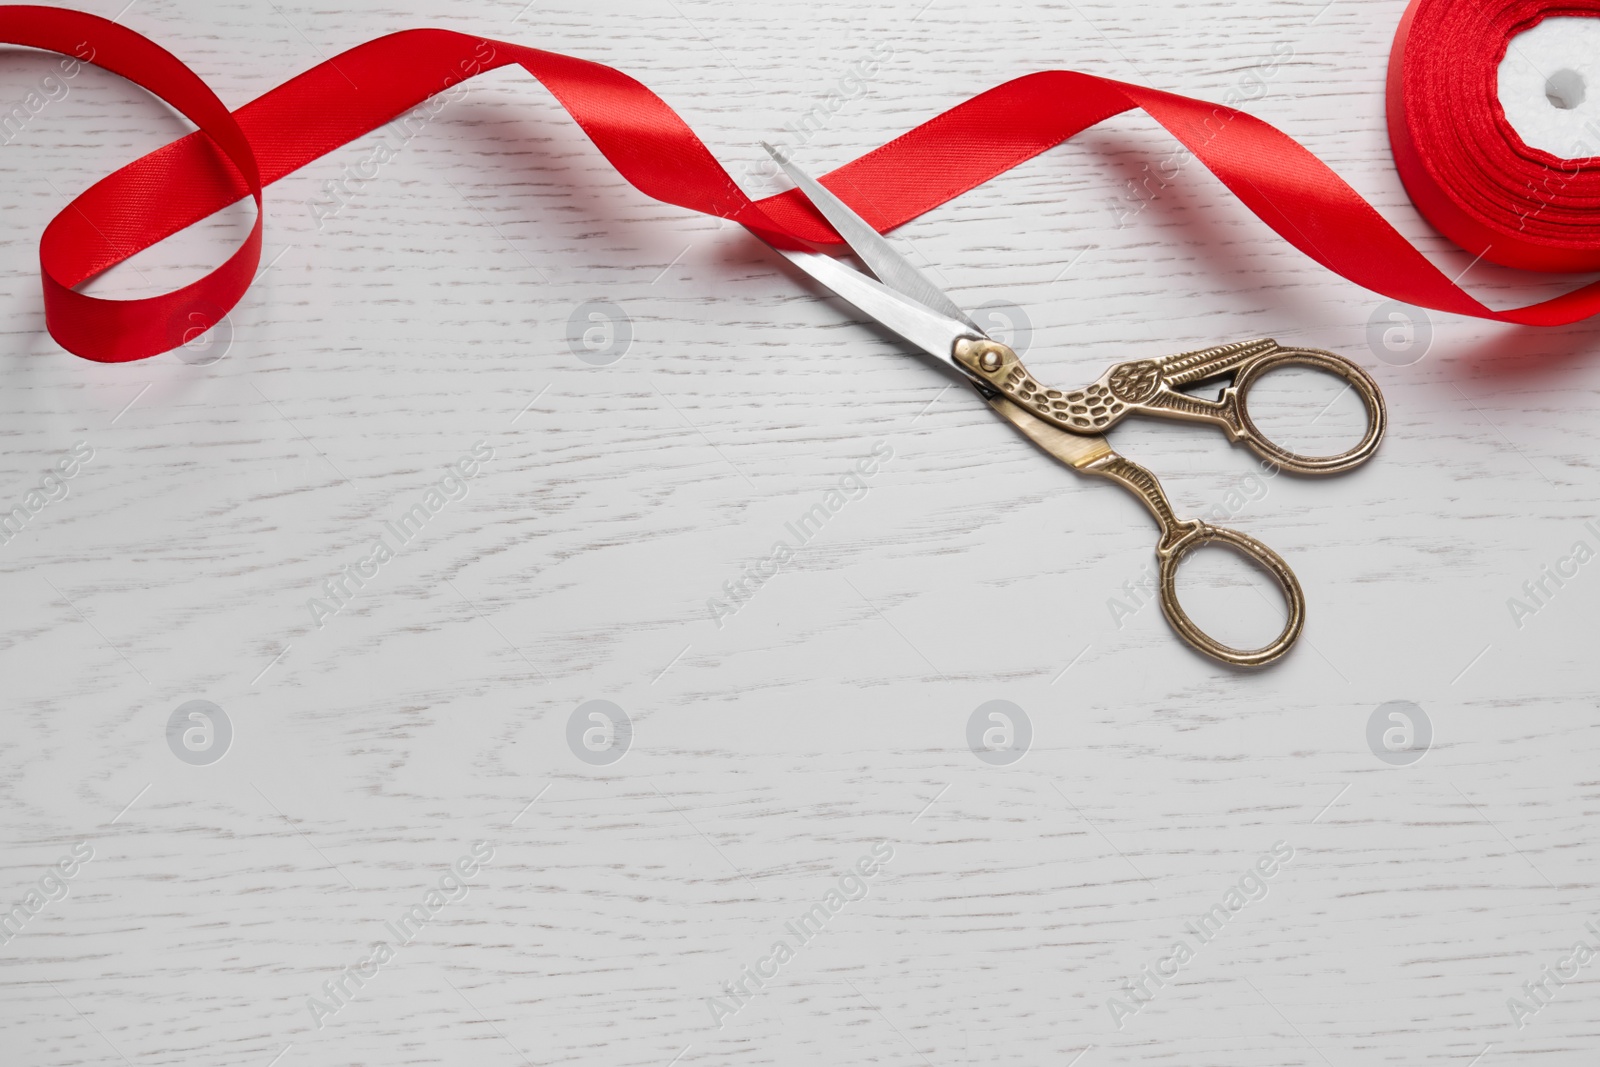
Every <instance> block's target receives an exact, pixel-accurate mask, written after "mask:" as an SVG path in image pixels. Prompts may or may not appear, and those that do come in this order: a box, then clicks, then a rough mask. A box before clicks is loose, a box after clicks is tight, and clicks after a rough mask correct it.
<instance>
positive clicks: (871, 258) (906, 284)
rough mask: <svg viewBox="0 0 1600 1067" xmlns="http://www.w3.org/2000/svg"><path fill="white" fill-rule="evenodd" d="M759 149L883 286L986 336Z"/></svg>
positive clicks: (831, 200) (825, 194)
mask: <svg viewBox="0 0 1600 1067" xmlns="http://www.w3.org/2000/svg"><path fill="white" fill-rule="evenodd" d="M761 147H762V148H765V149H766V150H767V155H769V156H771V157H772V161H773V162H774V163H776V164H777V165H778V166H780V167H782V168H783V172H784V173H785V174H787V175H788V176H789V180H790V181H792V182H794V183H795V185H797V186H799V187H800V191H801V192H803V193H805V194H806V198H807V199H809V200H810V201H811V203H812V204H814V205H816V208H817V210H818V211H820V212H822V217H823V218H825V219H827V220H828V221H829V222H831V223H833V228H834V229H836V230H838V231H839V236H840V237H843V238H844V240H845V243H846V244H848V245H849V246H850V249H851V251H853V252H855V254H856V255H858V256H860V257H861V261H862V262H863V263H865V264H866V265H867V266H868V267H870V268H871V269H872V273H874V274H876V275H877V276H878V278H879V279H880V280H881V281H882V282H883V284H885V285H887V286H888V287H889V288H891V289H893V290H895V291H896V292H898V293H904V294H905V295H906V296H909V297H910V298H911V299H913V300H915V301H916V302H917V303H919V304H921V305H923V306H924V307H926V308H928V309H930V310H932V311H936V312H938V313H939V314H941V315H946V316H948V317H950V318H952V319H955V320H956V321H957V322H960V323H961V324H962V325H964V326H966V327H967V329H969V330H971V331H973V334H974V335H975V336H978V337H984V336H987V335H986V334H984V332H983V331H982V330H981V329H979V328H978V324H977V323H975V322H973V321H972V320H971V319H970V318H968V317H967V313H966V312H965V311H962V310H961V308H959V307H958V306H956V303H955V301H953V300H951V299H950V298H949V297H948V296H946V295H945V292H944V290H943V289H940V288H939V287H938V286H937V285H935V284H933V282H932V281H931V280H930V279H929V278H928V276H927V275H925V274H923V273H922V272H921V271H920V270H918V269H917V268H916V267H914V266H912V265H911V264H910V263H909V262H908V261H907V260H906V258H905V257H904V256H902V255H901V254H900V253H899V252H896V251H895V250H894V246H893V245H891V244H890V243H889V242H888V241H886V240H884V238H883V235H882V234H880V233H879V232H878V231H877V230H874V229H873V228H872V227H871V226H869V225H867V222H866V220H865V219H863V218H862V217H861V216H860V215H857V214H856V213H855V212H854V211H853V210H851V208H850V205H849V204H846V203H845V202H844V201H843V200H840V199H839V198H838V197H837V196H834V195H833V193H831V192H829V191H828V189H827V188H826V187H825V186H823V185H822V183H820V182H818V181H817V180H816V179H815V178H813V177H811V175H809V174H807V173H806V172H805V171H803V170H801V169H800V168H799V167H797V166H795V165H794V163H793V162H791V161H790V160H789V158H788V157H787V156H785V155H784V154H783V153H782V152H779V151H778V150H777V149H776V148H773V147H772V146H771V145H769V144H768V143H767V142H765V141H762V142H761ZM861 310H863V311H866V310H867V309H866V308H862V309H861ZM868 314H870V312H868Z"/></svg>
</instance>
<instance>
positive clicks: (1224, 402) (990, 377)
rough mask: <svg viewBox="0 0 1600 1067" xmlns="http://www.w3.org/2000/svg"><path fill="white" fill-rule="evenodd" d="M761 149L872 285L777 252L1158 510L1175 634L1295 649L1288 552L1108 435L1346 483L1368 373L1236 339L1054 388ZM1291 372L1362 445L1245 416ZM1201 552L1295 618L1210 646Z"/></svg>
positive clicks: (1371, 394)
mask: <svg viewBox="0 0 1600 1067" xmlns="http://www.w3.org/2000/svg"><path fill="white" fill-rule="evenodd" d="M762 147H763V148H765V149H766V150H767V153H768V154H769V155H771V156H772V158H773V161H774V162H776V163H777V164H778V166H779V167H781V168H783V171H784V173H786V174H787V175H788V176H789V178H790V180H792V181H793V182H794V183H795V185H796V186H798V187H799V189H800V191H801V192H802V193H803V194H804V195H805V196H806V197H807V198H808V199H809V200H810V201H811V203H812V204H813V205H814V206H815V207H816V208H817V210H818V211H820V212H821V213H822V215H823V217H824V218H826V219H827V220H828V221H829V222H830V223H832V224H833V228H834V229H835V230H837V231H838V232H839V235H840V236H841V237H843V238H844V240H845V243H846V244H847V245H849V247H850V250H851V251H852V252H854V253H855V254H856V256H857V258H859V259H860V260H861V262H862V263H863V264H865V265H866V266H867V268H868V269H869V270H870V271H871V272H872V273H873V274H874V275H876V276H877V278H876V280H874V279H873V278H872V277H869V276H868V275H867V274H865V273H863V272H861V271H857V270H854V269H852V268H851V267H848V266H846V265H845V264H844V263H842V262H840V261H839V260H836V259H834V258H832V257H831V256H826V255H823V254H821V253H819V252H797V251H792V250H789V249H782V248H776V247H775V246H774V251H776V252H778V253H779V254H780V255H782V256H784V257H785V258H787V259H788V260H789V262H791V263H793V264H794V265H795V266H796V267H799V268H800V269H801V270H803V271H805V272H806V273H807V274H809V275H810V276H811V277H812V278H814V279H815V280H816V281H818V282H820V283H822V284H823V285H824V286H826V287H827V288H828V289H831V290H832V291H833V292H834V293H836V294H837V295H838V296H840V297H843V298H844V299H845V300H847V301H849V302H850V303H851V304H853V305H855V306H856V307H857V308H859V309H860V310H861V311H862V312H863V313H865V314H867V315H869V316H871V317H872V318H874V319H876V320H877V321H878V322H879V323H880V324H881V325H883V326H885V327H887V328H888V329H889V330H891V331H893V332H894V333H896V334H898V335H900V336H901V337H902V338H904V339H905V340H907V341H909V342H911V343H912V344H913V345H916V346H917V347H918V348H921V349H922V350H923V351H925V352H927V353H928V354H929V355H931V356H933V357H934V358H935V359H938V360H942V361H944V362H946V363H949V364H950V365H951V366H953V367H955V369H956V370H957V371H959V372H960V373H961V375H962V376H963V377H964V378H965V379H966V380H967V381H968V382H969V383H970V384H971V385H972V387H973V388H974V389H976V390H977V393H978V395H979V396H980V397H982V398H983V400H984V401H985V402H986V403H988V405H989V406H990V407H991V408H993V409H994V410H995V411H996V412H997V413H999V415H1000V416H1001V417H1002V418H1004V419H1006V420H1007V421H1008V422H1010V423H1011V424H1012V425H1013V426H1015V427H1016V428H1017V429H1018V430H1020V431H1021V432H1022V434H1023V436H1025V437H1027V438H1028V439H1029V440H1030V441H1032V442H1033V443H1034V444H1035V445H1037V446H1038V447H1039V448H1041V449H1042V450H1044V451H1045V452H1046V453H1048V454H1049V455H1051V456H1053V457H1055V458H1056V459H1058V460H1060V461H1061V462H1062V463H1064V464H1066V465H1067V466H1069V467H1071V468H1072V469H1073V470H1076V471H1078V472H1080V473H1082V474H1089V475H1094V476H1095V477H1099V478H1107V479H1109V480H1111V481H1113V482H1116V483H1117V484H1119V485H1121V486H1122V487H1123V488H1125V489H1128V490H1129V491H1130V492H1132V493H1133V494H1134V495H1135V496H1137V497H1138V498H1139V500H1140V502H1141V503H1143V504H1144V506H1145V507H1147V508H1149V509H1150V512H1151V514H1153V515H1154V516H1155V519H1156V522H1157V524H1158V525H1159V526H1160V527H1161V538H1160V540H1159V541H1158V542H1157V544H1156V558H1157V560H1158V561H1159V563H1160V581H1159V590H1160V600H1161V611H1162V614H1164V615H1165V616H1166V617H1167V622H1168V623H1169V624H1170V625H1171V626H1172V628H1173V629H1174V630H1175V631H1176V632H1177V633H1178V636H1180V637H1181V638H1183V640H1184V641H1186V642H1188V644H1189V645H1190V646H1191V647H1193V648H1195V649H1196V650H1198V651H1199V652H1202V653H1204V654H1205V655H1207V656H1211V657H1212V658H1214V659H1216V660H1219V661H1221V662H1223V663H1228V664H1232V665H1234V666H1238V667H1261V666H1265V665H1266V664H1269V663H1272V662H1274V661H1275V660H1277V659H1279V658H1281V657H1282V656H1283V655H1284V654H1285V653H1287V652H1288V651H1289V649H1290V648H1292V647H1293V646H1294V643H1295V641H1296V640H1297V639H1298V638H1299V636H1300V631H1301V630H1302V629H1303V628H1304V626H1305V594H1304V593H1303V592H1302V591H1301V589H1300V582H1299V580H1298V579H1296V578H1295V576H1294V572H1293V571H1291V570H1290V569H1289V565H1288V564H1287V563H1285V562H1284V561H1283V559H1282V557H1280V556H1279V555H1278V554H1277V553H1276V552H1274V551H1273V550H1272V549H1270V548H1268V547H1267V546H1266V545H1264V544H1262V543H1261V542H1260V541H1257V540H1256V539H1255V538H1253V537H1250V536H1248V535H1246V534H1242V533H1239V532H1238V531H1236V530H1229V529H1224V528H1222V527H1219V526H1213V525H1211V524H1210V523H1207V522H1204V521H1202V520H1200V519H1180V518H1178V517H1177V515H1176V514H1174V512H1173V510H1172V504H1171V502H1169V501H1168V499H1167V495H1166V492H1165V491H1164V490H1163V489H1162V488H1161V483H1160V482H1159V481H1158V480H1157V479H1156V476H1155V475H1154V474H1152V473H1150V472H1149V471H1148V470H1146V469H1145V468H1144V467H1141V466H1140V465H1139V464H1137V463H1134V462H1133V461H1132V460H1128V459H1125V458H1123V457H1122V456H1120V455H1118V454H1117V453H1116V452H1113V451H1112V450H1111V446H1110V445H1109V444H1108V443H1107V441H1106V439H1105V437H1104V436H1103V434H1104V433H1105V431H1107V430H1110V429H1111V428H1112V427H1114V426H1116V425H1117V424H1118V423H1119V422H1121V421H1122V420H1123V419H1125V418H1127V417H1128V416H1130V415H1148V416H1155V417H1158V418H1167V419H1182V420H1186V421H1189V422H1198V423H1206V424H1209V425H1212V426H1216V427H1219V428H1220V429H1221V430H1222V432H1223V433H1225V434H1227V436H1228V440H1229V441H1233V442H1239V441H1242V442H1244V444H1245V445H1246V446H1247V447H1248V448H1250V449H1251V450H1252V451H1253V452H1255V453H1256V454H1257V455H1258V456H1260V457H1262V458H1263V459H1265V460H1267V461H1268V462H1270V463H1272V464H1273V465H1274V466H1276V467H1278V468H1280V469H1282V470H1286V471H1290V472H1292V473H1295V474H1308V475H1311V474H1338V473H1341V472H1343V471H1348V470H1350V469H1352V468H1353V467H1357V466H1359V465H1361V464H1362V463H1365V462H1366V461H1367V460H1369V459H1371V458H1372V455H1373V453H1375V452H1376V451H1377V449H1378V444H1379V442H1380V441H1382V439H1383V432H1384V428H1385V426H1386V425H1387V421H1388V415H1387V412H1386V410H1385V407H1384V402H1383V394H1382V393H1381V392H1379V390H1378V385H1377V383H1376V382H1374V381H1373V380H1372V378H1371V376H1370V375H1368V374H1367V372H1366V371H1364V370H1362V369H1361V368H1360V367H1358V366H1356V365H1355V364H1354V363H1352V362H1350V361H1349V360H1347V359H1345V358H1343V357H1341V356H1337V355H1334V354H1333V353H1332V352H1323V351H1319V350H1316V349H1309V348H1284V347H1282V346H1281V345H1279V344H1278V343H1277V342H1276V341H1271V340H1259V341H1240V342H1236V343H1234V344H1226V345H1218V346H1216V347H1214V348H1205V349H1201V350H1199V351H1195V352H1184V353H1181V354H1179V355H1175V356H1167V357H1166V358H1164V359H1136V360H1132V361H1131V362H1127V363H1119V364H1117V365H1116V366H1114V367H1112V368H1111V369H1110V370H1108V371H1106V373H1105V374H1103V375H1101V377H1100V379H1099V380H1098V381H1096V382H1095V383H1094V384H1092V385H1090V386H1088V387H1086V388H1083V389H1073V390H1061V389H1050V388H1046V387H1045V386H1043V385H1041V384H1040V383H1039V381H1038V379H1036V378H1035V377H1034V376H1033V375H1032V374H1031V373H1029V371H1028V368H1027V367H1025V366H1023V364H1022V360H1021V359H1019V358H1018V357H1017V354H1016V352H1014V351H1012V350H1011V349H1010V348H1008V347H1007V346H1006V345H1003V344H1000V343H999V342H997V341H995V340H994V339H993V338H991V337H990V336H989V335H988V334H987V333H985V332H984V331H983V330H982V329H981V328H980V327H979V326H978V325H977V324H976V323H974V322H973V321H972V319H971V318H969V317H968V316H967V314H966V312H964V311H962V310H961V309H960V308H959V307H958V306H956V304H955V303H954V302H953V301H952V300H951V299H950V298H949V297H948V296H947V295H945V293H944V291H943V290H941V289H940V288H939V287H938V286H936V285H934V284H933V282H932V281H930V280H929V279H928V278H927V277H926V276H925V275H924V274H923V273H922V272H921V271H919V270H918V269H917V268H916V267H915V266H913V265H912V264H911V263H910V262H908V261H907V260H906V259H905V258H904V257H903V256H901V255H900V253H899V252H897V251H895V249H894V248H893V247H892V246H891V245H890V244H889V242H888V241H886V240H885V239H884V238H883V237H882V236H881V235H880V234H879V233H878V231H877V230H875V229H873V228H872V227H871V226H870V225H868V224H867V223H866V221H864V220H863V219H862V218H861V217H860V216H859V215H857V214H856V213H855V212H854V211H853V210H851V208H850V207H849V206H848V205H846V204H845V203H844V201H842V200H840V199H839V198H838V197H837V196H835V195H834V194H833V193H831V192H829V191H828V190H827V189H825V188H824V187H823V186H822V185H821V184H819V183H818V182H817V181H816V180H814V179H813V178H811V177H810V176H809V175H807V174H806V173H805V172H804V171H802V170H800V169H799V168H798V167H796V166H795V165H794V163H793V162H792V161H791V160H789V158H788V157H787V156H786V155H785V154H783V153H781V152H779V151H778V150H776V149H774V148H773V147H772V146H771V145H769V144H766V143H765V142H763V143H762ZM1287 366H1300V367H1310V368H1313V369H1315V370H1320V371H1326V372H1328V373H1330V374H1333V375H1336V376H1338V377H1340V378H1343V379H1344V380H1345V381H1346V382H1348V383H1349V385H1350V387H1351V388H1353V389H1354V390H1355V392H1356V395H1357V396H1359V397H1360V398H1361V402H1362V403H1363V405H1365V407H1366V413H1367V430H1366V434H1365V436H1364V437H1362V439H1361V441H1360V443H1359V444H1357V445H1356V446H1355V447H1354V448H1352V449H1350V450H1349V451H1348V452H1343V453H1340V454H1339V455H1336V456H1326V457H1319V456H1302V455H1298V454H1297V453H1295V452H1292V451H1290V450H1288V449H1286V448H1283V447H1282V446H1280V445H1278V444H1276V443H1275V442H1273V441H1271V440H1269V439H1268V438H1267V437H1266V435H1265V434H1263V433H1262V432H1261V431H1260V430H1259V429H1258V428H1257V427H1256V424H1255V423H1254V422H1253V421H1251V418H1250V405H1249V395H1250V388H1251V386H1253V385H1254V384H1255V383H1256V382H1258V381H1260V380H1261V378H1262V376H1263V375H1265V374H1266V373H1267V372H1269V371H1272V370H1276V369H1278V368H1280V367H1287ZM1224 378H1225V379H1228V382H1227V384H1226V385H1225V386H1224V387H1223V389H1222V391H1221V392H1220V393H1219V394H1218V396H1217V398H1216V399H1215V400H1211V399H1207V398H1205V397H1200V396H1195V395H1192V394H1190V393H1187V392H1184V391H1183V390H1184V388H1185V387H1187V386H1192V385H1197V384H1200V383H1203V382H1210V381H1215V380H1218V379H1224ZM1203 545H1221V546H1223V547H1226V548H1230V549H1233V550H1234V551H1236V552H1238V553H1240V554H1241V555H1243V556H1245V557H1246V558H1247V559H1249V560H1251V561H1252V562H1254V563H1255V564H1256V565H1257V566H1258V567H1260V568H1261V569H1262V570H1264V571H1266V573H1268V574H1269V575H1271V576H1272V577H1273V578H1274V579H1275V580H1276V581H1277V583H1278V586H1279V588H1280V589H1281V590H1282V591H1283V595H1284V600H1285V601H1286V603H1287V606H1288V619H1287V621H1286V622H1285V624H1284V627H1283V632H1282V633H1280V634H1279V635H1278V637H1277V638H1276V639H1275V640H1274V641H1272V642H1271V643H1270V644H1267V645H1264V646H1262V647H1261V648H1256V649H1249V650H1241V649H1236V648H1232V647H1230V646H1228V645H1225V644H1223V643H1222V642H1220V641H1217V640H1215V639H1213V638H1212V637H1210V636H1209V635H1208V634H1206V633H1205V631H1203V630H1201V629H1200V627H1198V626H1197V625H1195V623H1194V621H1193V620H1191V619H1190V618H1189V616H1188V615H1187V614H1186V613H1185V612H1184V610H1183V605H1182V604H1180V603H1179V602H1178V594H1177V575H1178V566H1179V564H1181V563H1182V562H1183V560H1184V558H1185V557H1187V556H1188V555H1189V554H1190V553H1192V552H1194V551H1195V550H1196V549H1198V548H1200V547H1201V546H1203Z"/></svg>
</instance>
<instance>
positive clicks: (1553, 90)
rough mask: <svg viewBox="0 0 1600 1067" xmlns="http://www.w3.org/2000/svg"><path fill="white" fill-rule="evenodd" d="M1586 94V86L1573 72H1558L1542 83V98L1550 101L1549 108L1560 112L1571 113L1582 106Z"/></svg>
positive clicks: (1568, 70)
mask: <svg viewBox="0 0 1600 1067" xmlns="http://www.w3.org/2000/svg"><path fill="white" fill-rule="evenodd" d="M1588 94H1589V86H1588V84H1587V83H1586V82H1585V81H1584V80H1583V75H1582V74H1579V73H1578V72H1577V71H1575V70H1571V69H1567V70H1558V71H1556V72H1555V73H1554V74H1552V75H1550V77H1549V78H1548V79H1547V80H1546V81H1545V83H1544V98H1545V99H1546V100H1548V101H1550V106H1551V107H1555V108H1560V109H1561V110H1562V111H1571V110H1572V109H1573V108H1575V107H1577V106H1578V105H1579V104H1582V103H1583V101H1584V98H1585V97H1587V96H1588Z"/></svg>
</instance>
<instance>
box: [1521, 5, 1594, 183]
mask: <svg viewBox="0 0 1600 1067" xmlns="http://www.w3.org/2000/svg"><path fill="white" fill-rule="evenodd" d="M1500 106H1501V107H1502V108H1503V109H1504V110H1505V113H1506V121H1508V122H1509V123H1511V128H1512V129H1514V130H1516V131H1517V134H1518V135H1519V136H1520V137H1521V138H1522V140H1523V143H1524V144H1526V145H1527V146H1528V147H1529V148H1538V149H1541V150H1543V151H1545V152H1549V153H1550V154H1551V155H1553V156H1559V157H1560V158H1562V159H1584V158H1587V157H1589V156H1600V18H1590V17H1572V16H1562V17H1560V18H1548V19H1545V20H1544V21H1543V22H1541V23H1539V25H1537V26H1535V27H1534V28H1533V29H1531V30H1528V31H1527V32H1525V33H1522V34H1519V35H1517V36H1516V37H1514V38H1512V40H1511V45H1510V47H1508V48H1507V49H1506V58H1505V59H1504V60H1503V61H1502V62H1501V63H1500Z"/></svg>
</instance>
